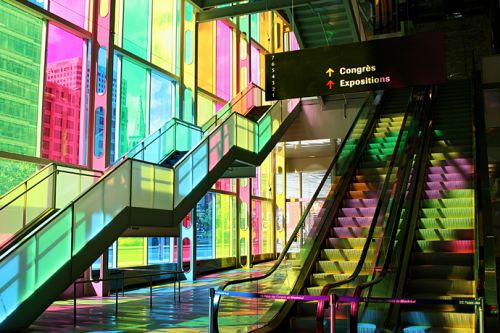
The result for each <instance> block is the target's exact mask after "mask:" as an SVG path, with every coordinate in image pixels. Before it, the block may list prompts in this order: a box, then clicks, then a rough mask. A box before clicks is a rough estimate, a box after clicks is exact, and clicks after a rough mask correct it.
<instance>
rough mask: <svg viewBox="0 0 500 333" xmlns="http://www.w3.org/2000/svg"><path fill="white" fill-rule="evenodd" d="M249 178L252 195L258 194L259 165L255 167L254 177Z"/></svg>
mask: <svg viewBox="0 0 500 333" xmlns="http://www.w3.org/2000/svg"><path fill="white" fill-rule="evenodd" d="M250 179H251V181H252V195H256V196H260V167H257V170H256V175H255V177H254V178H250Z"/></svg>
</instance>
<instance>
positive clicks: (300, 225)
mask: <svg viewBox="0 0 500 333" xmlns="http://www.w3.org/2000/svg"><path fill="white" fill-rule="evenodd" d="M371 98H372V94H370V95H369V96H367V98H366V100H365V102H364V103H363V105H362V106H361V108H360V110H359V112H358V114H357V115H356V118H355V119H354V121H353V123H352V125H351V127H350V128H349V131H348V132H347V134H346V136H345V138H346V140H343V141H342V143H341V145H340V147H339V149H338V150H337V153H336V154H335V156H334V157H333V159H332V161H331V163H330V165H329V167H328V169H327V170H326V172H325V175H324V176H323V179H322V180H321V181H320V183H319V185H318V187H317V189H316V191H315V192H314V194H313V196H312V197H311V199H310V201H309V203H308V205H307V207H306V209H305V211H304V212H303V214H302V216H301V218H300V220H299V221H298V222H297V225H296V227H295V229H294V231H293V233H292V234H291V235H290V237H289V240H288V242H287V243H286V245H285V247H284V248H283V250H282V251H281V253H280V255H279V257H278V258H277V259H276V261H275V262H274V264H273V266H272V267H271V268H270V269H269V270H268V271H267V272H266V273H264V274H262V275H259V276H256V277H249V278H242V279H235V280H230V281H227V282H225V283H224V284H223V285H222V286H220V287H219V290H224V289H225V288H227V287H228V286H230V285H233V284H240V283H244V282H249V281H256V280H261V279H265V278H267V277H269V276H270V275H271V274H273V273H274V272H275V271H276V270H277V269H278V267H279V266H280V265H281V263H282V261H283V260H284V259H285V257H286V255H288V251H289V249H290V247H291V246H292V244H293V242H294V241H295V239H296V238H297V235H298V234H299V232H300V231H301V230H302V228H303V226H304V223H305V221H306V217H307V216H308V215H309V212H310V210H311V209H312V206H313V204H314V202H315V201H316V199H317V198H318V196H319V194H320V192H321V189H322V188H323V186H324V184H325V183H326V181H327V179H328V177H329V176H330V174H331V172H332V170H333V168H334V166H335V165H336V164H337V162H338V160H339V158H340V155H341V153H342V152H343V149H344V147H345V145H346V143H347V141H348V140H347V138H349V137H350V135H351V133H352V132H353V130H354V128H355V127H356V125H357V122H358V119H359V117H360V116H361V114H362V113H363V110H364V108H365V107H367V102H368V101H369V100H370V99H371ZM373 118H375V117H374V116H372V120H373ZM368 127H369V126H367V127H366V128H368ZM366 128H365V130H366ZM219 300H220V296H219V298H218V299H217V300H216V301H215V303H214V311H213V313H212V315H213V317H214V318H213V319H214V325H215V329H216V330H218V322H217V313H218V310H219V305H220V302H219Z"/></svg>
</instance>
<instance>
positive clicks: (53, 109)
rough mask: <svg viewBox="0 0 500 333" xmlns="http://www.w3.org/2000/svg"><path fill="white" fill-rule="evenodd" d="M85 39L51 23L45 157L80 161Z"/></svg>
mask: <svg viewBox="0 0 500 333" xmlns="http://www.w3.org/2000/svg"><path fill="white" fill-rule="evenodd" d="M85 64H86V59H85V53H84V42H83V40H82V39H81V38H79V37H76V36H74V35H73V34H71V33H69V32H67V31H65V30H63V29H60V28H58V27H56V26H54V25H52V24H49V28H48V37H47V67H46V72H45V97H44V109H43V128H42V157H44V158H48V159H51V160H56V161H61V162H66V163H72V164H78V163H79V160H78V157H79V150H80V140H79V139H80V130H81V129H80V124H81V123H82V122H81V120H80V118H81V115H82V112H81V109H82V105H83V106H84V105H85V103H84V101H82V78H83V77H86V74H85V73H86V70H84V69H85V68H86V65H85Z"/></svg>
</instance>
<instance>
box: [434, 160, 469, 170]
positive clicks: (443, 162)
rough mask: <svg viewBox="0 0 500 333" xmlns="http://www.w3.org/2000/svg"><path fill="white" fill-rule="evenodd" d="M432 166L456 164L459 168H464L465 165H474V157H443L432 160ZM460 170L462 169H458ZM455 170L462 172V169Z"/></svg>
mask: <svg viewBox="0 0 500 333" xmlns="http://www.w3.org/2000/svg"><path fill="white" fill-rule="evenodd" d="M429 164H430V166H454V167H457V168H464V167H465V166H472V164H473V161H472V158H459V157H457V158H450V159H441V160H430V161H429ZM458 170H460V169H458ZM458 170H457V171H455V172H460V171H458Z"/></svg>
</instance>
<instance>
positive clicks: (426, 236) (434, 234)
mask: <svg viewBox="0 0 500 333" xmlns="http://www.w3.org/2000/svg"><path fill="white" fill-rule="evenodd" d="M415 236H416V238H417V239H423V240H428V241H438V240H445V241H451V240H466V239H474V230H473V229H419V230H417V232H416V235H415Z"/></svg>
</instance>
